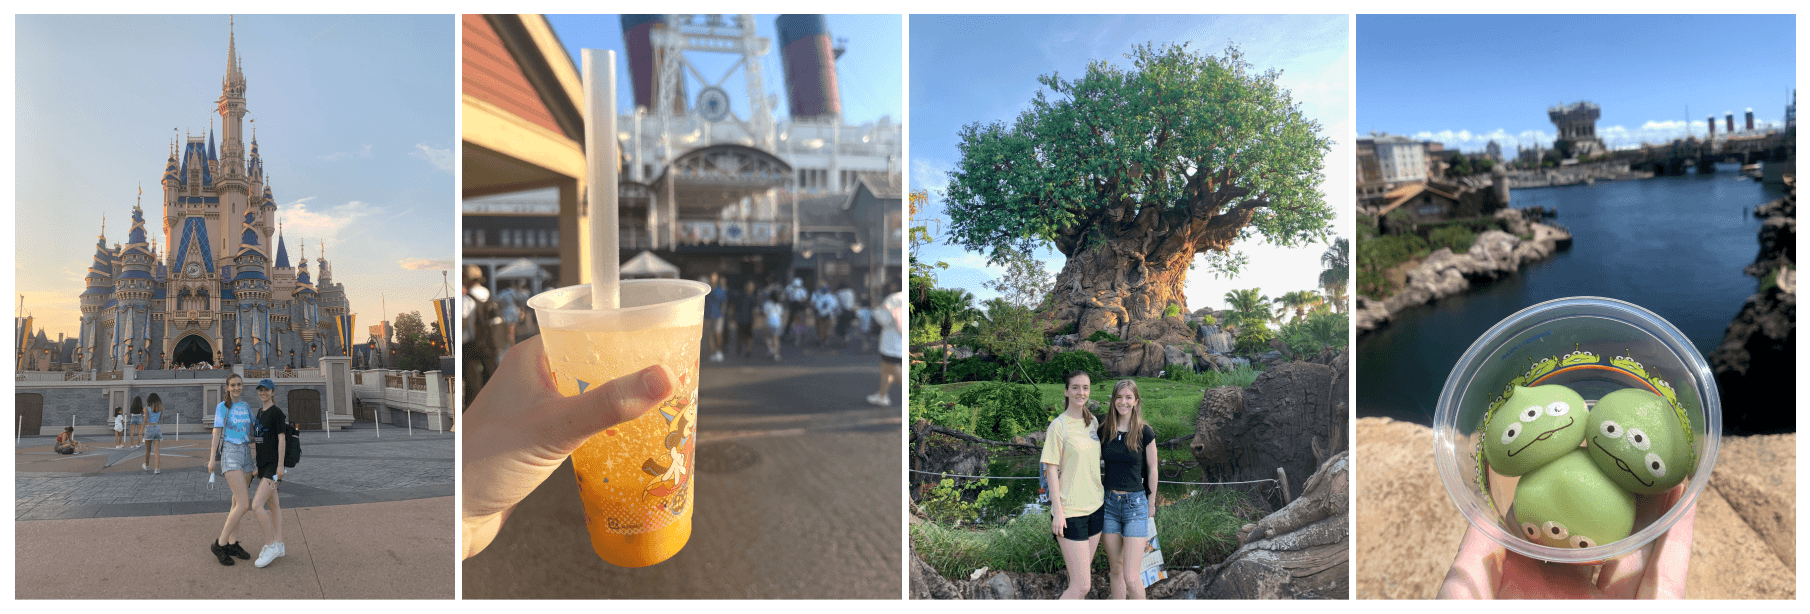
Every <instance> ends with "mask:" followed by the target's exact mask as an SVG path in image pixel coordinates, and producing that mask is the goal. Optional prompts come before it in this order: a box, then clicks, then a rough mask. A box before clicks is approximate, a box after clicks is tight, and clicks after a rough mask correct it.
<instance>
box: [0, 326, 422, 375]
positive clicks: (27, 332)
mask: <svg viewBox="0 0 1810 614" xmlns="http://www.w3.org/2000/svg"><path fill="white" fill-rule="evenodd" d="M20 319H22V320H24V321H25V327H24V328H22V329H19V370H20V371H24V370H25V350H26V348H28V347H30V346H31V316H25V317H24V318H20ZM441 326H445V325H444V324H442V325H441Z"/></svg>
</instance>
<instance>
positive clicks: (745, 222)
mask: <svg viewBox="0 0 1810 614" xmlns="http://www.w3.org/2000/svg"><path fill="white" fill-rule="evenodd" d="M903 25H904V23H903V19H902V17H901V16H899V15H464V16H461V30H462V41H461V49H462V54H463V55H462V58H463V59H462V63H463V78H462V82H461V92H460V97H461V106H462V113H463V115H462V118H463V119H462V121H463V131H462V134H461V139H462V143H461V145H462V148H463V149H462V154H461V163H462V165H463V175H462V177H463V185H461V186H460V190H461V195H462V204H461V218H462V222H463V229H464V230H463V235H462V236H461V244H462V251H463V259H464V261H463V263H464V266H465V268H464V280H463V282H462V283H461V287H462V289H463V297H464V299H465V301H464V304H465V306H466V307H465V308H466V310H467V313H466V322H467V325H468V332H469V334H468V335H466V336H465V337H463V341H462V351H463V354H462V357H463V365H462V366H463V378H462V379H463V381H464V385H465V395H466V396H465V398H466V402H467V405H466V407H467V410H466V413H465V414H464V419H465V423H464V425H463V426H464V428H463V429H462V433H463V438H464V439H463V455H464V456H463V458H464V463H463V466H462V472H463V473H462V474H461V482H462V486H463V489H462V491H461V494H462V496H463V499H462V505H463V510H462V511H461V516H462V522H463V525H464V529H463V540H464V552H463V555H464V557H465V558H464V560H463V562H462V563H461V565H462V569H463V571H462V574H463V575H462V590H463V596H464V597H465V598H469V599H528V598H630V599H654V598H690V599H764V598H794V599H797V598H842V599H851V598H863V599H897V598H898V597H899V593H900V579H901V577H902V574H903V569H902V567H901V565H900V562H901V560H902V558H901V555H900V527H901V526H902V525H903V519H902V518H901V513H900V511H901V505H900V484H901V466H900V463H901V460H902V458H903V452H902V448H901V442H902V440H903V429H902V428H901V418H900V416H901V412H900V409H899V407H900V404H902V403H903V402H904V389H903V386H902V378H901V377H900V373H901V372H902V366H901V365H902V360H901V358H900V357H901V356H902V354H903V351H902V348H903V334H902V330H903V327H904V322H905V303H904V293H903V292H902V287H901V281H902V276H901V272H902V270H903V268H904V267H903V261H902V260H903V258H902V257H903V250H902V249H901V247H900V246H901V245H902V240H903V236H904V235H903V230H902V228H903V226H902V222H903V198H902V196H903V190H902V188H901V181H900V177H901V175H900V172H901V168H902V165H903V145H904V140H903V125H902V123H901V120H902V119H903V115H902V111H903V106H902V104H903V96H902V93H901V91H900V88H901V86H902V83H903V61H904V59H903V40H902V39H901V37H902V35H903V30H904V29H903ZM600 144H601V145H600ZM587 151H588V152H590V155H589V156H587V155H586V152H587ZM603 280H608V283H604V281H603Z"/></svg>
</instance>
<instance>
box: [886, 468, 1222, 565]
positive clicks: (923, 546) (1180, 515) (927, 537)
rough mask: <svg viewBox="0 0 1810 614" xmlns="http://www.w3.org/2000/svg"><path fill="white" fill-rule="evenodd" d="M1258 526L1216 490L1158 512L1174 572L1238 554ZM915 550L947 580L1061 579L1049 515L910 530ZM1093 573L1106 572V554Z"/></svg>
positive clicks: (1165, 554) (1167, 560)
mask: <svg viewBox="0 0 1810 614" xmlns="http://www.w3.org/2000/svg"><path fill="white" fill-rule="evenodd" d="M1253 520H1255V513H1254V512H1252V511H1251V510H1250V508H1248V507H1246V506H1244V505H1242V504H1241V495H1240V493H1238V492H1237V491H1232V490H1214V491H1209V492H1205V493H1200V494H1198V495H1196V496H1192V497H1189V498H1187V499H1184V500H1181V501H1177V502H1176V503H1175V504H1174V505H1166V506H1162V507H1159V508H1157V512H1156V524H1157V531H1158V538H1159V540H1160V541H1161V543H1162V546H1163V563H1164V564H1165V565H1166V566H1168V567H1170V568H1182V567H1204V566H1206V565H1212V564H1215V563H1218V562H1220V561H1222V560H1224V559H1225V557H1226V555H1228V554H1230V553H1231V552H1232V551H1233V550H1236V549H1237V545H1238V527H1240V526H1242V525H1244V524H1245V523H1248V522H1251V521H1253ZM911 543H912V547H913V548H915V549H916V550H917V553H918V556H920V557H923V559H924V562H926V563H929V564H930V566H931V567H933V568H935V569H936V571H937V573H939V574H942V575H943V577H945V578H955V579H961V578H966V577H968V574H971V573H973V572H974V570H976V569H980V568H982V567H986V568H988V569H997V570H1004V571H1015V572H1020V573H1062V572H1063V570H1064V565H1063V562H1062V553H1061V551H1060V550H1058V549H1057V547H1056V541H1055V539H1054V536H1053V535H1051V534H1050V518H1049V516H1048V515H1047V514H1026V515H1024V516H1020V517H1018V518H1015V519H1013V520H1012V521H1010V522H1007V523H1006V524H1005V525H1003V526H994V527H991V528H973V527H955V526H949V525H944V524H939V523H935V522H924V523H919V524H917V525H914V526H912V527H911ZM1093 568H1094V569H1095V570H1099V571H1105V570H1106V569H1107V562H1106V556H1105V554H1104V553H1096V554H1095V556H1094V560H1093Z"/></svg>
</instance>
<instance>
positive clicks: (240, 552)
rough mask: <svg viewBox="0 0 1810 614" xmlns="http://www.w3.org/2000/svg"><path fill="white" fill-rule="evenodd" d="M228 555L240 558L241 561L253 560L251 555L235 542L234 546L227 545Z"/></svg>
mask: <svg viewBox="0 0 1810 614" xmlns="http://www.w3.org/2000/svg"><path fill="white" fill-rule="evenodd" d="M226 553H227V554H230V555H233V556H236V557H239V559H240V560H246V561H249V560H251V553H250V552H246V551H245V548H242V547H240V546H239V542H233V543H232V544H229V545H227V546H226Z"/></svg>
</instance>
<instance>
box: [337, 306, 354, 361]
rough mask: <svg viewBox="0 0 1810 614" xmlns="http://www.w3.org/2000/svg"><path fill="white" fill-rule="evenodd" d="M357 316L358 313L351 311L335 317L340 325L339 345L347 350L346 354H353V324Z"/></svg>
mask: <svg viewBox="0 0 1810 614" xmlns="http://www.w3.org/2000/svg"><path fill="white" fill-rule="evenodd" d="M355 318H357V315H356V314H350V313H348V314H345V315H340V316H334V318H333V319H334V321H335V324H338V326H339V347H340V348H342V349H343V350H344V351H345V355H346V356H351V355H352V324H353V321H354V319H355Z"/></svg>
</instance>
